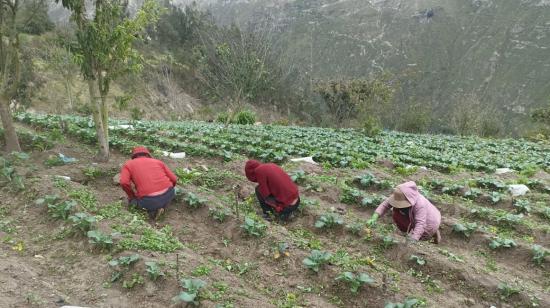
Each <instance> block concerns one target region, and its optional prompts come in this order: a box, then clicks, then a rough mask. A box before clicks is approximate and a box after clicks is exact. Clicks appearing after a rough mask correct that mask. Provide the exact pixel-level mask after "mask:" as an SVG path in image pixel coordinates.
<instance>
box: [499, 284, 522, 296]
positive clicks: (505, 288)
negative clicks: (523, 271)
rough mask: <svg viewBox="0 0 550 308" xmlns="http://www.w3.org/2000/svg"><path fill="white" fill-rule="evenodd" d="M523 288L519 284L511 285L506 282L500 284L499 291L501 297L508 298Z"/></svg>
mask: <svg viewBox="0 0 550 308" xmlns="http://www.w3.org/2000/svg"><path fill="white" fill-rule="evenodd" d="M520 291H521V288H520V287H518V286H511V285H509V284H508V283H506V282H501V283H499V284H498V292H499V293H500V299H502V300H507V299H508V298H510V297H511V296H512V295H515V294H519V292H520Z"/></svg>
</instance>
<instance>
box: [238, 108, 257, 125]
mask: <svg viewBox="0 0 550 308" xmlns="http://www.w3.org/2000/svg"><path fill="white" fill-rule="evenodd" d="M233 123H235V124H241V125H251V124H254V123H256V114H255V113H254V112H252V111H250V110H246V109H245V110H242V111H239V112H238V113H237V114H236V115H235V119H234V120H233Z"/></svg>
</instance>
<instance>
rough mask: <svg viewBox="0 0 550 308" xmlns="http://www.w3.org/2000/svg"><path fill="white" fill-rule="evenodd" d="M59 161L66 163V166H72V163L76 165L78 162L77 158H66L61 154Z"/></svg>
mask: <svg viewBox="0 0 550 308" xmlns="http://www.w3.org/2000/svg"><path fill="white" fill-rule="evenodd" d="M59 159H61V161H62V162H63V163H64V164H70V163H74V162H76V158H73V157H68V156H65V155H63V154H61V153H59Z"/></svg>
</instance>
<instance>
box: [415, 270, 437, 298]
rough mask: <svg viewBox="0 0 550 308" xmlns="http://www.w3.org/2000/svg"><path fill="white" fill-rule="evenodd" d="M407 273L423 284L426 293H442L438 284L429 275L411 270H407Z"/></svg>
mask: <svg viewBox="0 0 550 308" xmlns="http://www.w3.org/2000/svg"><path fill="white" fill-rule="evenodd" d="M408 273H409V274H411V276H413V277H415V278H417V279H418V280H420V282H422V283H423V284H425V285H426V289H427V290H428V292H437V293H443V291H444V290H443V288H442V287H441V286H439V284H438V283H437V282H436V281H435V280H434V279H433V278H432V277H431V276H430V275H426V274H424V273H422V271H417V270H415V269H413V268H411V269H409V271H408Z"/></svg>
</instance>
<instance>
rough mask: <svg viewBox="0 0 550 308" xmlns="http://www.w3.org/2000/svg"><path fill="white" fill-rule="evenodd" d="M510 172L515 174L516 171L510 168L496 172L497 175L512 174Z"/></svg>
mask: <svg viewBox="0 0 550 308" xmlns="http://www.w3.org/2000/svg"><path fill="white" fill-rule="evenodd" d="M510 172H514V170H512V169H510V168H498V169H496V170H495V174H506V173H510Z"/></svg>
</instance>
